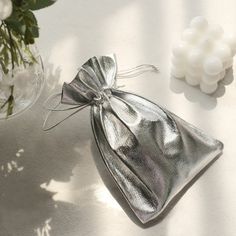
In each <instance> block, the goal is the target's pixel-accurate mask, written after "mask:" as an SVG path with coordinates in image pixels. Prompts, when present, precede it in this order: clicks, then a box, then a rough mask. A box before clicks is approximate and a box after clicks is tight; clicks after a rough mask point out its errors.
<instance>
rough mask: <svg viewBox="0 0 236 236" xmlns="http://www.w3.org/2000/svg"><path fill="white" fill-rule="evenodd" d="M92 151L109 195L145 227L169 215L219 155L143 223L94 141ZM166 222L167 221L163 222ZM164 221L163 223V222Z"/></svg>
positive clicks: (129, 215)
mask: <svg viewBox="0 0 236 236" xmlns="http://www.w3.org/2000/svg"><path fill="white" fill-rule="evenodd" d="M91 149H92V153H93V158H94V162H95V164H96V166H97V169H98V172H99V174H100V176H101V178H102V180H103V182H104V184H105V186H106V187H107V188H108V190H109V191H110V193H111V195H112V196H113V197H114V198H115V199H116V201H117V202H118V203H119V204H120V206H121V207H122V209H123V210H124V211H125V213H126V214H127V216H128V217H129V218H130V219H131V220H132V221H133V222H134V223H135V224H136V225H138V226H139V227H141V228H143V229H145V228H150V227H153V226H155V225H157V224H159V223H162V224H163V223H164V219H165V218H167V217H168V216H169V215H171V210H172V209H173V208H174V206H175V205H176V204H177V203H178V201H179V200H180V199H181V197H182V196H183V195H184V194H185V193H186V192H187V190H188V189H189V188H190V187H191V186H192V185H193V184H194V183H195V182H196V181H197V180H198V179H199V178H200V177H201V176H202V175H203V174H204V173H205V172H206V171H207V169H208V168H209V167H210V166H211V165H212V164H213V163H214V162H215V161H216V160H217V159H218V158H219V157H220V155H219V156H217V157H216V158H215V159H213V160H212V161H211V162H210V163H209V164H208V165H207V166H206V167H205V168H204V169H202V170H201V171H200V172H199V173H198V174H197V175H196V176H195V177H194V178H193V179H192V180H191V181H190V182H189V183H188V184H187V185H186V186H185V187H184V188H183V189H182V190H181V191H180V192H179V193H178V194H177V195H176V196H175V197H174V198H173V199H172V200H171V201H170V203H169V204H168V205H167V207H166V209H165V210H164V211H163V212H162V213H161V214H160V215H159V216H157V217H156V218H155V219H153V220H151V221H150V222H148V223H146V224H143V223H142V222H141V221H140V220H139V219H138V218H137V216H136V215H135V214H134V212H133V211H132V209H131V208H130V206H129V204H128V203H127V200H126V199H125V197H124V196H123V194H122V193H121V191H120V190H119V188H118V186H117V184H116V182H115V180H114V178H113V177H112V175H111V174H110V172H109V171H108V169H107V167H106V165H105V163H104V161H103V159H102V157H101V155H100V152H99V150H98V148H97V147H96V143H95V141H94V142H93V143H92V145H91ZM165 223H167V221H166V222H165ZM165 223H164V224H165Z"/></svg>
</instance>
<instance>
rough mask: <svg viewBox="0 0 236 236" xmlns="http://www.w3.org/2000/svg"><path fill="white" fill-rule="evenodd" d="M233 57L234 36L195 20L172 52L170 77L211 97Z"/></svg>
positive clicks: (200, 20) (200, 19)
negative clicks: (182, 80) (184, 82)
mask: <svg viewBox="0 0 236 236" xmlns="http://www.w3.org/2000/svg"><path fill="white" fill-rule="evenodd" d="M235 54H236V35H226V34H225V33H224V30H223V29H222V27H221V26H219V25H211V24H209V23H208V21H207V20H206V19H205V18H204V17H203V16H198V17H195V18H194V19H193V20H192V21H191V22H190V25H189V27H188V28H187V29H185V30H184V31H183V34H182V38H181V40H180V41H179V42H178V43H177V44H175V46H174V47H173V50H172V59H171V63H172V70H171V74H172V75H173V76H174V77H176V78H178V79H184V80H185V81H186V82H187V83H188V84H189V85H191V86H199V87H200V89H201V91H202V92H204V93H207V94H211V93H214V92H215V91H216V90H217V88H218V83H219V81H220V80H222V79H224V77H225V74H226V70H227V69H229V68H230V67H232V64H233V57H234V55H235Z"/></svg>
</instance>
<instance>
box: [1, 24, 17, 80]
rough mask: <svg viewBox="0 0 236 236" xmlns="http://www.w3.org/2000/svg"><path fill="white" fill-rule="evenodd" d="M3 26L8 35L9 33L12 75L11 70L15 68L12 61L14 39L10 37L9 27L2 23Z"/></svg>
mask: <svg viewBox="0 0 236 236" xmlns="http://www.w3.org/2000/svg"><path fill="white" fill-rule="evenodd" d="M4 26H5V27H6V29H7V32H8V35H9V43H10V52H11V64H12V76H13V70H14V68H15V63H14V51H13V50H14V41H13V39H12V35H11V30H10V29H9V27H8V25H7V24H5V23H4Z"/></svg>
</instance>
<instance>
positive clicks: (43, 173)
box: [0, 0, 236, 236]
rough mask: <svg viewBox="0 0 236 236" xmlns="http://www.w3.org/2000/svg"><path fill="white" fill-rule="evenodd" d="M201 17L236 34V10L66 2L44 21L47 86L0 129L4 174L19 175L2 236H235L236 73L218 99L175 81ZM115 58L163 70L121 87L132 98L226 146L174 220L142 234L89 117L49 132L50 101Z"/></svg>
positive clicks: (10, 188) (5, 201) (4, 193)
mask: <svg viewBox="0 0 236 236" xmlns="http://www.w3.org/2000/svg"><path fill="white" fill-rule="evenodd" d="M197 15H204V16H205V17H207V18H208V20H209V21H210V22H212V23H217V24H221V25H222V27H223V28H224V29H225V31H226V32H234V33H236V1H235V0H224V1H222V0H198V1H195V0H165V1H164V0H162V1H161V0H136V1H135V0H118V1H109V0H99V1H95V0H94V1H92V0H86V1H82V0H76V1H75V0H74V1H72V0H59V1H58V2H57V3H56V4H55V5H53V6H52V7H49V8H47V9H44V10H42V11H39V12H37V18H38V21H39V25H40V28H41V36H40V39H39V40H38V46H39V50H40V52H41V55H42V57H43V59H44V65H45V80H46V83H45V87H44V90H43V92H42V94H41V96H40V98H39V100H38V101H37V102H36V104H35V105H34V106H33V107H31V108H30V109H29V110H28V111H26V112H25V113H23V114H22V115H21V116H19V117H16V118H14V119H10V120H7V121H1V122H0V167H1V166H5V167H6V168H5V169H7V166H8V164H9V163H11V161H15V162H16V163H17V165H18V167H19V168H18V171H16V170H12V171H5V172H4V171H1V174H0V235H1V236H34V235H35V236H80V235H85V236H123V235H129V236H132V235H135V236H144V235H145V236H151V235H153V236H154V235H155V236H157V235H158V236H189V235H191V236H211V235H214V236H234V235H236V224H235V223H236V141H235V140H236V124H235V121H236V119H235V118H236V83H235V81H234V80H233V72H232V70H231V71H229V72H228V75H227V78H226V81H225V85H221V86H220V88H219V90H218V91H217V92H216V93H215V94H213V95H212V96H208V95H204V94H202V93H201V92H200V91H199V89H198V88H193V87H189V86H188V85H186V84H185V83H184V82H182V81H179V80H176V79H172V78H171V76H170V57H171V47H172V44H173V42H175V41H176V40H177V39H179V38H180V35H181V32H182V31H183V29H184V28H186V26H187V25H188V23H189V21H190V20H191V19H192V18H193V17H194V16H197ZM110 53H116V55H117V59H118V65H119V68H121V69H126V68H130V67H133V66H136V65H139V64H142V63H152V64H155V65H157V66H158V67H159V69H160V73H159V75H156V74H154V73H151V74H145V75H143V76H140V77H139V78H135V79H129V80H123V81H122V84H124V85H125V90H128V91H132V92H135V93H137V94H140V95H142V96H144V97H146V98H148V99H150V100H152V101H154V102H156V103H158V104H160V105H162V106H165V107H166V108H168V109H169V110H171V111H172V112H174V113H176V114H177V115H179V116H181V117H182V118H184V119H185V120H187V121H189V122H190V123H192V124H194V125H196V126H198V127H199V128H201V129H203V130H205V131H206V133H208V134H210V135H211V136H213V137H215V138H218V139H220V140H221V141H223V143H224V144H225V149H224V153H223V155H222V156H221V157H220V158H219V159H218V160H217V161H216V162H215V163H214V164H213V165H212V166H211V167H210V168H209V169H208V170H207V171H206V173H204V175H203V176H201V177H200V178H199V179H198V180H197V181H196V182H195V183H194V185H193V186H192V187H191V188H190V189H189V190H188V191H187V192H186V193H185V194H184V195H183V197H182V198H181V199H180V200H179V201H178V202H177V204H176V205H175V206H174V208H173V209H172V210H171V211H170V212H169V214H167V216H166V217H165V218H164V219H163V220H162V221H159V222H157V223H156V224H154V225H151V226H149V227H144V226H142V225H140V224H139V223H138V221H137V219H135V217H134V216H133V215H132V214H131V213H130V211H129V209H127V207H126V206H125V203H122V200H120V202H121V205H122V206H123V208H124V209H123V208H122V207H121V206H120V205H119V204H118V203H117V201H116V200H115V198H114V197H113V196H115V197H116V198H117V199H118V200H119V193H118V192H117V190H116V189H115V187H114V186H112V185H111V186H110V188H109V189H110V190H111V192H110V191H108V188H107V187H106V185H108V186H109V182H110V181H109V179H108V178H109V176H108V175H107V174H106V172H105V169H104V167H103V166H102V165H101V163H100V156H99V154H98V151H97V148H96V145H95V142H94V138H93V134H92V130H91V127H90V120H89V110H84V111H82V112H81V113H79V114H77V115H75V116H74V117H72V118H71V119H70V120H67V121H66V122H64V123H63V124H62V125H60V126H58V127H57V128H55V129H54V130H52V131H50V132H43V131H42V123H43V119H44V117H45V111H44V110H43V108H42V103H43V101H44V100H45V99H46V97H48V96H49V95H50V94H51V93H54V92H57V91H60V88H61V85H62V83H63V82H64V81H70V80H72V78H73V77H74V75H75V74H76V72H77V68H78V67H79V66H80V65H81V64H82V63H83V62H85V61H86V60H87V59H88V58H89V57H91V56H94V55H106V54H110ZM59 116H61V115H59ZM21 149H23V151H24V152H22V150H21ZM21 167H22V168H21ZM8 170H9V168H8ZM98 170H99V171H98ZM99 172H100V174H99ZM101 176H102V178H103V180H104V182H105V183H106V185H105V184H104V182H103V180H102V178H101Z"/></svg>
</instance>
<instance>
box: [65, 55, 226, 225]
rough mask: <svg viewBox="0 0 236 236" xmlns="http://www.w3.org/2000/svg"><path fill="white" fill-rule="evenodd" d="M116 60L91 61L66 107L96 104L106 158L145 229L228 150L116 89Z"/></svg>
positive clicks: (96, 128)
mask: <svg viewBox="0 0 236 236" xmlns="http://www.w3.org/2000/svg"><path fill="white" fill-rule="evenodd" d="M116 75H117V65H116V59H115V57H114V56H101V57H93V58H91V59H89V60H88V61H87V62H86V63H85V64H84V65H83V66H82V68H81V69H80V70H79V72H78V74H77V76H76V78H75V79H74V80H73V81H72V82H71V83H70V84H66V83H65V84H64V85H63V92H62V97H61V103H63V104H69V105H81V106H82V105H85V104H88V103H90V104H91V123H92V128H93V132H94V135H95V139H96V142H97V145H98V148H99V150H100V153H101V155H102V158H103V160H104V162H105V164H106V166H107V168H108V170H109V172H110V173H111V175H112V176H113V178H114V180H115V182H116V183H117V186H118V187H119V189H120V191H121V192H122V194H123V195H124V197H125V198H126V199H127V202H128V203H129V205H130V207H131V209H132V210H133V211H134V213H135V214H136V216H137V217H138V218H139V219H140V221H141V222H142V223H146V222H148V221H150V220H152V219H154V218H156V217H157V216H158V215H159V214H160V213H161V212H163V210H164V209H165V208H166V206H167V205H168V203H170V201H171V200H172V199H173V198H174V197H175V196H176V195H177V194H178V193H179V192H180V191H181V190H182V189H183V188H184V187H185V186H186V185H187V184H188V183H189V182H190V181H191V180H192V179H193V178H194V177H195V176H196V175H197V174H198V173H199V172H200V171H201V170H202V169H203V168H204V167H206V166H207V164H209V163H210V162H211V161H212V160H213V159H214V158H216V156H218V155H219V154H221V152H222V149H223V144H222V143H221V142H220V141H218V140H215V139H213V138H211V137H209V136H207V135H206V134H204V133H203V132H202V131H200V130H199V129H197V128H195V127H193V126H192V125H190V124H188V123H187V122H185V121H184V120H182V119H180V118H179V117H177V116H176V115H174V114H172V113H171V112H169V111H167V110H166V109H164V108H162V107H160V106H158V105H156V104H154V103H152V102H150V101H148V100H147V99H145V98H142V97H140V96H138V95H135V94H131V93H127V92H124V91H119V90H117V89H116V86H115V84H116Z"/></svg>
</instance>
